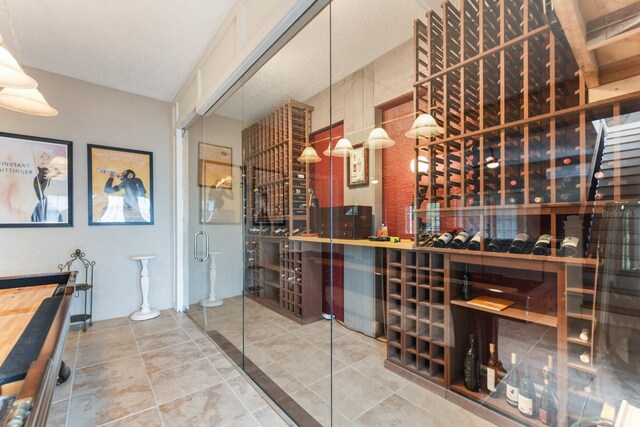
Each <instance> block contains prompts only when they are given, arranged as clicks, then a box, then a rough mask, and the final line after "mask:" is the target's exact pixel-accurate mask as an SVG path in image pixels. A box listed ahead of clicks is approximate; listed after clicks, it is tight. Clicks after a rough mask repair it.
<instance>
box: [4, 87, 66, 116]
mask: <svg viewBox="0 0 640 427" xmlns="http://www.w3.org/2000/svg"><path fill="white" fill-rule="evenodd" d="M0 107H3V108H6V109H8V110H12V111H17V112H18V113H25V114H31V115H34V116H56V115H58V111H56V109H55V108H52V107H51V106H50V105H49V104H48V103H47V101H46V100H45V99H44V96H42V94H41V93H40V91H39V90H38V89H12V88H8V87H5V88H4V89H2V90H0Z"/></svg>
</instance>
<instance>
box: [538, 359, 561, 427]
mask: <svg viewBox="0 0 640 427" xmlns="http://www.w3.org/2000/svg"><path fill="white" fill-rule="evenodd" d="M554 388H555V384H554V377H553V358H552V357H551V356H549V363H548V364H547V366H545V369H544V388H543V389H542V396H540V409H539V410H538V419H539V420H540V421H541V422H542V424H544V425H547V426H556V425H557V422H558V398H557V397H556V394H555V389H554Z"/></svg>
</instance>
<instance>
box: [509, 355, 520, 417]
mask: <svg viewBox="0 0 640 427" xmlns="http://www.w3.org/2000/svg"><path fill="white" fill-rule="evenodd" d="M519 387H520V374H519V373H518V365H517V364H516V354H515V353H511V371H510V372H509V375H507V403H508V404H509V405H511V406H514V407H517V406H518V388H519Z"/></svg>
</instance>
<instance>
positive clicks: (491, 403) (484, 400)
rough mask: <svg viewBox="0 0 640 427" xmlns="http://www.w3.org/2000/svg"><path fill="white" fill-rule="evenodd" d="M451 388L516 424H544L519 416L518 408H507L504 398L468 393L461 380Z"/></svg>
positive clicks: (480, 393)
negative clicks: (516, 422)
mask: <svg viewBox="0 0 640 427" xmlns="http://www.w3.org/2000/svg"><path fill="white" fill-rule="evenodd" d="M449 387H450V388H451V390H453V391H455V392H457V393H459V394H462V395H463V396H466V397H468V398H471V399H473V400H476V401H479V402H481V404H482V405H486V406H488V407H490V408H492V409H494V410H496V411H498V412H500V413H501V414H502V415H505V416H507V417H509V418H513V419H515V420H517V421H518V422H521V423H523V424H525V425H529V426H535V427H538V426H540V427H543V426H544V424H543V423H542V422H541V421H539V420H537V419H535V418H527V417H525V416H523V415H522V414H520V411H518V408H513V407H511V406H509V404H508V403H507V401H506V400H505V399H504V397H502V396H500V397H495V398H494V397H490V396H489V395H488V394H487V393H483V392H474V391H470V390H467V388H466V387H465V386H464V384H463V382H462V380H458V381H456V382H454V383H453V384H451V385H450V386H449Z"/></svg>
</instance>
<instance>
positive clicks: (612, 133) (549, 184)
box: [387, 0, 640, 425]
mask: <svg viewBox="0 0 640 427" xmlns="http://www.w3.org/2000/svg"><path fill="white" fill-rule="evenodd" d="M455 4H459V9H458V7H457V6H456V5H454V3H453V2H451V1H447V0H445V1H444V2H443V4H442V12H441V13H438V12H436V11H427V12H426V15H425V17H424V19H419V20H416V21H414V27H413V30H414V52H415V55H414V58H415V64H414V65H415V66H414V91H413V101H414V112H415V115H416V116H417V115H418V114H422V113H429V114H431V115H432V116H433V117H434V119H435V121H436V122H437V124H438V125H439V126H440V127H441V128H442V130H443V133H442V134H441V135H433V136H431V137H430V138H425V139H416V140H415V155H416V161H418V156H424V157H426V158H427V162H428V164H429V170H428V173H422V172H419V173H416V179H415V183H416V187H415V188H416V191H415V199H414V207H415V221H416V223H415V225H416V226H415V227H414V230H415V233H416V234H415V239H414V241H415V242H418V241H419V238H418V237H419V236H420V235H424V234H429V235H434V234H439V233H442V232H452V231H454V230H466V231H467V232H469V233H470V235H473V234H474V233H476V232H481V235H482V237H483V238H482V241H481V244H480V249H479V250H478V251H470V250H467V249H466V247H465V248H463V249H458V250H455V249H449V248H443V249H437V248H434V247H418V246H416V247H414V249H413V252H411V251H406V253H405V252H402V251H395V252H394V251H389V259H388V266H387V273H388V289H389V290H388V310H387V312H388V319H389V325H390V326H389V329H388V351H389V353H388V363H391V364H393V365H394V366H400V367H402V368H404V370H405V371H406V372H410V373H412V374H415V375H418V376H421V377H424V378H426V379H429V380H434V379H435V381H436V382H438V383H439V384H441V383H442V380H444V386H445V388H447V389H449V390H453V391H455V392H456V393H448V394H446V396H447V398H451V399H455V400H456V402H457V403H460V404H462V405H464V404H465V402H474V403H481V404H482V405H484V407H485V408H489V409H491V412H492V413H493V412H495V413H496V414H500V416H501V417H502V418H500V420H501V421H505V422H508V421H511V422H515V423H521V424H526V425H541V423H538V422H537V421H536V420H532V419H528V418H524V417H522V416H521V415H520V414H519V412H518V411H517V410H514V409H513V408H511V407H509V406H508V405H506V403H505V402H504V399H494V398H489V396H488V395H487V393H485V392H483V391H482V390H477V391H469V390H467V389H466V388H465V387H464V385H463V381H462V359H463V352H464V350H466V348H467V347H468V336H469V334H470V333H475V334H476V336H477V338H478V351H479V355H480V360H481V361H485V360H486V359H487V358H488V351H487V349H488V343H489V342H494V343H496V345H497V347H498V351H499V357H500V358H501V359H502V360H503V361H504V362H508V356H509V353H510V352H505V351H504V350H505V349H504V348H502V352H501V351H500V350H501V344H500V343H499V342H498V340H499V337H500V336H501V331H500V328H503V329H505V328H506V329H509V327H511V328H514V327H515V328H516V329H517V330H519V331H522V333H523V334H526V333H531V334H538V335H539V337H540V338H541V340H542V341H541V342H543V345H542V348H541V349H540V351H541V353H546V354H551V355H553V356H554V359H555V360H556V364H557V367H556V375H557V378H558V381H557V395H558V399H559V413H558V425H567V424H568V423H570V422H573V421H575V419H574V418H573V416H572V414H574V413H575V408H576V407H577V408H578V411H579V410H580V405H581V403H582V402H584V400H585V395H589V393H587V391H585V387H586V386H588V385H590V384H592V383H593V378H594V376H595V375H596V373H597V363H596V362H597V361H596V360H594V358H595V357H597V355H596V354H594V351H593V343H592V342H591V339H592V337H593V334H594V329H595V313H594V310H595V308H596V306H597V304H596V301H595V298H596V296H597V277H598V260H597V259H596V257H597V252H598V250H597V239H596V236H597V233H598V223H597V221H598V218H597V217H598V215H597V214H600V213H601V212H602V209H603V204H604V202H606V201H610V200H619V199H620V197H621V196H622V195H623V194H624V195H627V194H630V193H629V191H630V190H629V185H628V183H629V182H640V181H638V180H637V178H636V177H631V176H630V174H632V173H636V172H637V170H636V172H632V171H633V170H634V169H630V167H631V163H630V161H627V162H626V163H624V160H625V159H626V158H627V157H628V158H629V159H635V160H637V159H638V158H640V149H638V150H636V145H637V144H636V145H634V144H635V143H634V144H629V141H630V140H629V136H630V135H632V134H633V135H635V134H637V126H635V125H634V124H624V122H620V121H619V120H618V119H617V117H620V116H621V115H624V114H628V113H632V112H634V111H638V110H639V109H640V94H639V93H638V92H636V93H631V94H627V95H623V96H619V97H614V98H609V99H607V100H602V101H596V102H591V103H589V102H588V91H587V88H586V84H585V80H584V77H583V75H582V74H581V72H580V70H579V67H578V65H577V64H576V61H575V60H574V57H573V53H572V51H571V48H570V47H569V44H568V43H567V41H566V39H565V37H564V34H563V32H562V30H561V28H560V26H559V24H558V22H557V19H556V17H555V15H554V12H553V10H552V9H551V8H549V4H547V6H546V7H545V5H544V2H542V1H538V0H516V1H513V0H461V1H460V2H456V3H455ZM545 9H546V10H545ZM623 135H624V136H623ZM627 150H631V151H633V150H636V151H633V152H629V153H626V151H627ZM490 156H493V157H494V158H496V159H497V160H498V166H497V167H495V168H489V167H487V163H488V162H487V161H486V159H487V158H488V157H490ZM596 172H600V174H596ZM597 175H600V177H599V178H595V176H597ZM523 232H526V233H527V234H528V235H529V236H530V241H529V242H528V243H529V247H531V246H532V245H533V243H534V242H535V239H537V237H538V236H540V235H542V234H547V233H548V234H551V235H552V236H553V240H552V242H551V247H550V250H549V253H548V254H547V255H546V256H545V255H532V254H530V253H525V254H511V253H507V252H506V247H505V248H504V251H502V252H491V251H489V250H488V245H489V244H490V242H491V241H492V240H493V239H501V240H504V241H505V242H506V243H509V242H510V241H511V239H513V238H514V237H515V235H516V234H518V233H523ZM567 236H575V237H579V239H580V244H579V247H578V257H577V258H565V257H563V255H564V254H563V253H562V252H561V251H560V242H561V241H562V240H563V239H564V238H565V237H567ZM506 246H508V245H506ZM409 253H411V255H408V254H409ZM435 256H437V257H438V259H439V262H440V264H441V265H442V266H443V267H442V268H443V269H442V270H439V269H438V268H434V264H433V257H435ZM421 259H428V260H429V261H430V264H429V268H428V274H421V270H420V268H421V267H420V260H421ZM413 260H416V261H413ZM414 268H415V270H414ZM423 268H424V267H423ZM467 270H469V271H472V272H473V273H472V276H473V277H474V279H473V280H474V283H472V285H473V289H474V296H477V295H492V292H494V291H495V288H496V287H497V286H496V284H502V286H503V287H509V285H507V284H505V283H509V281H511V282H512V283H515V284H512V285H511V288H512V289H506V290H505V289H503V290H502V292H507V294H504V293H501V294H499V295H498V294H496V295H494V296H499V297H503V298H505V299H513V300H514V301H515V302H516V304H514V305H512V306H510V307H508V308H507V309H505V310H503V311H500V312H496V311H492V310H489V309H484V308H481V307H477V306H475V305H471V304H469V303H468V302H467V301H464V300H463V299H462V297H461V296H462V295H461V292H460V283H461V282H462V274H463V273H462V271H465V273H466V271H467ZM414 271H415V272H416V273H415V274H414V273H413V272H414ZM500 275H504V278H503V279H496V278H497V277H499V276H500ZM532 278H533V279H536V278H537V279H536V280H537V282H536V280H533V279H532ZM492 280H493V281H492ZM436 283H437V284H436ZM423 287H426V288H424V291H423ZM427 289H428V290H429V291H430V292H429V293H426V290H427ZM436 289H441V290H442V295H443V297H444V298H443V300H442V302H441V305H438V304H437V303H436V302H435V301H434V299H433V294H432V293H431V291H433V290H436ZM508 292H512V293H510V294H509V293H508ZM424 295H429V297H430V299H429V301H428V304H427V303H425V302H421V298H423V296H424ZM414 296H415V297H414ZM426 307H428V308H429V310H426ZM434 307H436V308H437V307H442V309H441V310H440V311H435V313H442V314H443V318H440V317H438V318H437V320H435V318H434ZM436 316H440V314H436ZM439 320H442V323H441V325H442V341H440V340H438V339H436V338H435V337H434V336H433V332H434V330H437V329H434V327H435V325H436V324H438V323H439ZM422 325H425V326H426V325H428V326H429V328H428V329H427V328H426V327H422ZM514 325H515V326H514ZM582 329H588V330H589V337H590V339H589V340H588V341H583V340H581V339H580V338H579V333H580V331H581V330H582ZM425 331H429V333H430V335H429V336H428V337H427V336H426V335H425ZM421 337H422V338H421ZM427 338H428V342H429V345H433V344H434V342H435V343H437V345H439V344H441V346H440V347H439V348H441V349H442V354H443V357H442V361H443V365H442V372H443V373H444V377H443V378H442V377H440V376H438V375H435V376H434V375H432V371H431V367H432V366H433V365H434V364H433V362H434V359H433V357H432V353H431V347H429V353H427V352H426V351H425V349H426V348H427V346H426V345H425V344H424V343H423V342H426V341H427ZM543 338H544V339H543ZM507 341H508V340H507ZM585 351H586V352H588V354H589V356H590V362H589V363H584V362H583V361H580V359H579V356H580V354H582V353H583V352H585ZM427 354H428V355H429V357H426V356H427ZM528 358H529V359H531V360H528V361H527V362H529V361H530V362H531V363H532V368H534V370H537V371H536V375H537V378H535V379H534V381H536V383H537V384H541V372H539V368H540V367H542V366H544V363H546V360H536V359H535V357H533V358H531V357H528ZM540 359H542V358H540ZM533 365H535V366H533ZM505 367H506V366H505ZM593 389H595V386H592V387H591V389H589V390H593ZM449 396H451V397H449ZM456 396H457V397H456ZM592 396H593V397H594V399H592V400H591V401H590V402H589V405H591V406H592V408H591V409H592V410H591V412H589V409H588V408H587V412H585V413H592V414H595V415H597V414H599V407H598V404H594V403H593V402H594V400H597V399H598V397H597V393H595V394H592ZM580 399H582V400H580ZM469 407H470V408H471V407H472V406H469ZM600 407H601V405H600Z"/></svg>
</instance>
